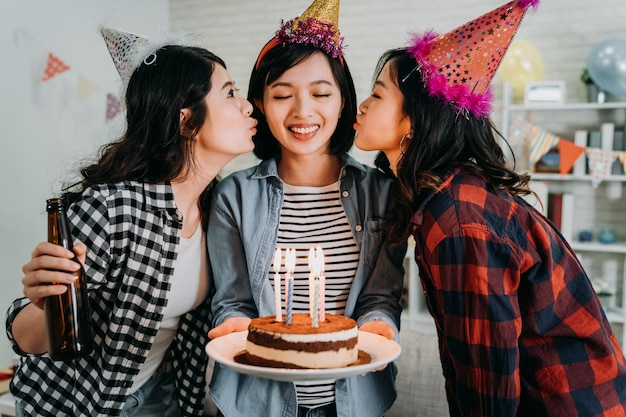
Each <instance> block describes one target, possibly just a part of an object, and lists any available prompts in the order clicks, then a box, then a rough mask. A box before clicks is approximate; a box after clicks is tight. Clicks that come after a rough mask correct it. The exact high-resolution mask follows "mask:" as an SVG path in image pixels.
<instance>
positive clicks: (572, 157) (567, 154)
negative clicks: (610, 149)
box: [559, 139, 585, 174]
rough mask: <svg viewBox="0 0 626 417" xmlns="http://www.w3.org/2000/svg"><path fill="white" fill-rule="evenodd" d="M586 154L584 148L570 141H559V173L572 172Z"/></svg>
mask: <svg viewBox="0 0 626 417" xmlns="http://www.w3.org/2000/svg"><path fill="white" fill-rule="evenodd" d="M584 152H585V148H584V147H583V146H578V145H576V144H575V143H574V142H570V141H569V140H565V139H561V140H559V160H560V163H559V172H560V173H561V174H567V173H568V172H570V171H571V169H572V168H573V167H574V164H575V163H576V161H577V160H578V158H580V155H582V154H583V153H584Z"/></svg>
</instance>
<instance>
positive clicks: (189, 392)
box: [6, 182, 211, 416]
mask: <svg viewBox="0 0 626 417" xmlns="http://www.w3.org/2000/svg"><path fill="white" fill-rule="evenodd" d="M68 214H69V219H70V222H71V223H72V225H73V228H72V234H73V235H74V238H75V239H76V240H78V241H81V242H84V243H85V244H86V245H87V247H88V252H87V260H86V265H85V271H86V273H87V277H88V285H89V296H90V297H89V298H90V300H89V301H90V306H91V309H92V319H93V324H94V333H95V334H94V338H95V351H94V353H93V354H92V355H91V356H88V357H85V358H81V359H76V360H74V361H72V362H70V363H63V362H54V361H51V360H50V359H49V358H48V357H47V356H45V355H43V356H40V355H28V354H25V353H24V352H22V351H20V349H19V347H18V346H17V345H16V344H15V342H14V340H13V337H12V334H11V325H12V323H13V319H14V318H15V316H16V314H17V313H19V311H20V310H21V309H22V308H23V307H24V306H26V305H27V304H28V302H29V300H28V299H25V298H21V299H18V300H16V301H14V302H13V304H12V305H11V307H10V308H9V310H8V312H7V321H6V323H7V326H6V328H7V334H8V336H9V339H10V340H11V342H12V343H13V347H14V350H15V351H16V352H18V353H19V354H20V355H22V356H21V360H20V365H19V366H18V368H17V369H16V372H15V376H14V378H13V381H12V383H11V392H12V393H13V395H14V396H15V397H16V398H17V399H18V400H19V401H20V402H21V403H22V405H23V407H24V409H25V412H26V413H27V415H29V416H30V415H49V416H60V415H67V416H70V415H71V416H79V415H80V416H103V415H106V416H116V415H119V413H120V410H121V408H122V406H123V404H124V402H125V400H126V396H127V395H128V389H129V388H130V387H131V385H132V382H133V378H134V376H135V375H137V372H138V371H139V368H140V366H141V364H142V363H143V361H144V360H145V359H146V357H147V355H148V352H149V350H150V347H151V345H152V341H153V340H154V336H155V335H156V333H157V329H158V328H159V325H160V322H161V320H162V317H163V310H164V307H165V305H166V303H167V297H168V293H169V289H170V285H169V280H170V278H171V277H172V275H173V273H174V264H175V260H176V255H177V249H178V243H179V238H180V231H181V229H182V216H181V214H180V212H179V211H178V210H177V209H176V206H175V204H174V195H173V194H172V189H171V186H170V185H169V184H144V183H138V182H124V183H119V184H107V185H100V186H95V187H93V188H90V189H88V190H86V191H85V192H84V194H83V196H82V198H81V199H80V200H79V201H77V202H76V203H74V204H72V206H71V207H70V209H69V212H68ZM207 279H208V277H207ZM209 301H210V300H208V299H207V300H206V301H205V302H204V303H202V304H201V305H200V306H199V307H198V308H196V309H195V310H193V311H191V312H189V313H187V314H186V315H185V316H184V317H181V320H180V324H179V329H178V332H177V334H176V337H175V339H174V341H173V342H172V344H171V346H170V348H169V351H168V354H167V356H166V357H167V358H168V359H169V360H170V361H171V363H172V365H173V366H174V369H175V370H176V382H177V388H178V396H179V403H180V406H181V409H182V410H183V413H184V415H186V416H187V415H189V416H191V415H202V408H203V403H204V396H205V386H206V381H205V372H206V364H207V356H206V353H205V351H204V347H205V344H206V343H207V342H208V336H207V332H208V331H209V328H210V322H211V318H210V316H209V305H210V303H209Z"/></svg>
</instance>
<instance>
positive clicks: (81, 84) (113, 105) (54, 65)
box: [13, 28, 123, 122]
mask: <svg viewBox="0 0 626 417" xmlns="http://www.w3.org/2000/svg"><path fill="white" fill-rule="evenodd" d="M21 38H27V39H29V41H30V42H31V43H32V44H34V45H36V46H38V47H39V48H41V49H43V50H46V54H47V60H46V66H45V68H44V72H43V75H42V77H41V79H40V81H42V82H48V81H50V80H51V79H52V78H54V77H55V76H57V75H59V74H61V73H64V72H66V71H70V70H72V68H71V67H70V65H68V64H67V63H66V62H65V61H64V60H62V59H61V58H59V57H58V56H56V55H54V54H53V53H52V52H48V51H47V48H46V47H45V46H44V45H42V44H41V43H40V42H39V41H38V40H37V39H35V38H34V37H33V36H31V35H30V34H29V33H28V32H27V31H26V30H24V29H23V28H17V29H15V32H14V34H13V40H14V42H15V45H19V42H18V41H19V40H20V39H21ZM77 78H78V81H77V83H78V85H77V94H76V101H77V102H78V103H80V102H82V101H84V100H85V99H87V98H88V97H90V96H92V95H93V94H95V93H97V92H98V91H102V90H103V89H102V88H101V87H99V86H98V85H96V84H95V83H93V82H92V81H90V80H88V79H87V78H86V77H84V76H83V75H82V74H78V77H77ZM122 110H123V105H122V103H121V102H120V100H119V99H118V98H117V97H116V96H115V95H114V94H111V93H107V94H106V121H107V122H108V121H109V120H112V119H113V118H115V116H117V115H118V114H119V113H120V112H121V111H122Z"/></svg>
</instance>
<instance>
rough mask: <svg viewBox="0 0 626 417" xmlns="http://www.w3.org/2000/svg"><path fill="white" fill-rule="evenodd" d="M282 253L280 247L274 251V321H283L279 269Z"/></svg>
mask: <svg viewBox="0 0 626 417" xmlns="http://www.w3.org/2000/svg"><path fill="white" fill-rule="evenodd" d="M282 256H283V254H282V251H281V249H280V248H276V250H275V251H274V302H275V306H276V321H279V322H280V321H283V311H282V308H281V303H280V274H279V273H278V271H279V270H280V264H281V258H282Z"/></svg>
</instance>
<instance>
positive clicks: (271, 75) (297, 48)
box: [248, 44, 356, 160]
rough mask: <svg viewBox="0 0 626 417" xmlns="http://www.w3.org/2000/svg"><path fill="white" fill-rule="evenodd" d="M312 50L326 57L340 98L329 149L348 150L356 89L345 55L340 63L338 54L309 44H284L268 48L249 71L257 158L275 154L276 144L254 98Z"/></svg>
mask: <svg viewBox="0 0 626 417" xmlns="http://www.w3.org/2000/svg"><path fill="white" fill-rule="evenodd" d="M316 52H320V53H322V54H324V56H325V57H326V59H328V63H329V64H330V68H331V71H332V73H333V76H334V77H335V82H337V85H338V86H339V90H340V91H341V97H342V99H343V109H342V110H341V116H340V118H339V122H338V123H337V128H336V129H335V131H334V132H333V134H332V136H331V138H330V153H331V154H333V155H337V156H339V155H342V154H344V153H346V152H348V151H349V150H350V148H351V147H352V144H353V143H354V133H355V132H354V122H355V121H356V90H355V88H354V82H353V81H352V75H351V74H350V70H349V69H348V64H347V63H346V62H345V58H342V59H343V63H342V62H341V61H340V60H339V59H338V58H333V57H331V56H329V55H328V54H327V53H326V52H324V51H323V50H321V49H319V48H316V47H314V46H312V45H303V44H286V45H283V46H276V47H274V48H273V49H270V50H269V51H268V52H267V53H266V54H265V56H264V57H263V59H262V60H261V62H260V63H259V66H258V68H256V67H255V68H253V70H252V74H251V75H250V83H249V85H248V101H250V102H251V103H252V106H253V112H252V117H253V118H255V119H257V120H258V125H257V133H256V135H255V136H254V137H253V138H252V140H253V141H254V154H255V155H256V156H257V157H258V158H260V159H262V160H266V159H270V158H274V157H279V156H280V144H279V143H278V140H277V139H276V138H275V137H274V135H273V134H272V132H271V131H270V128H269V126H268V124H267V119H266V118H265V115H264V114H263V113H262V112H261V110H260V109H259V108H258V107H257V106H256V104H255V100H259V101H262V100H263V92H264V91H265V87H267V86H268V85H269V84H271V83H273V82H274V81H276V80H277V79H278V78H280V76H281V75H283V74H284V73H285V71H287V70H288V69H290V68H293V67H295V66H296V65H298V64H300V63H301V62H303V61H305V60H306V59H307V58H309V57H310V56H311V55H313V54H314V53H316Z"/></svg>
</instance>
